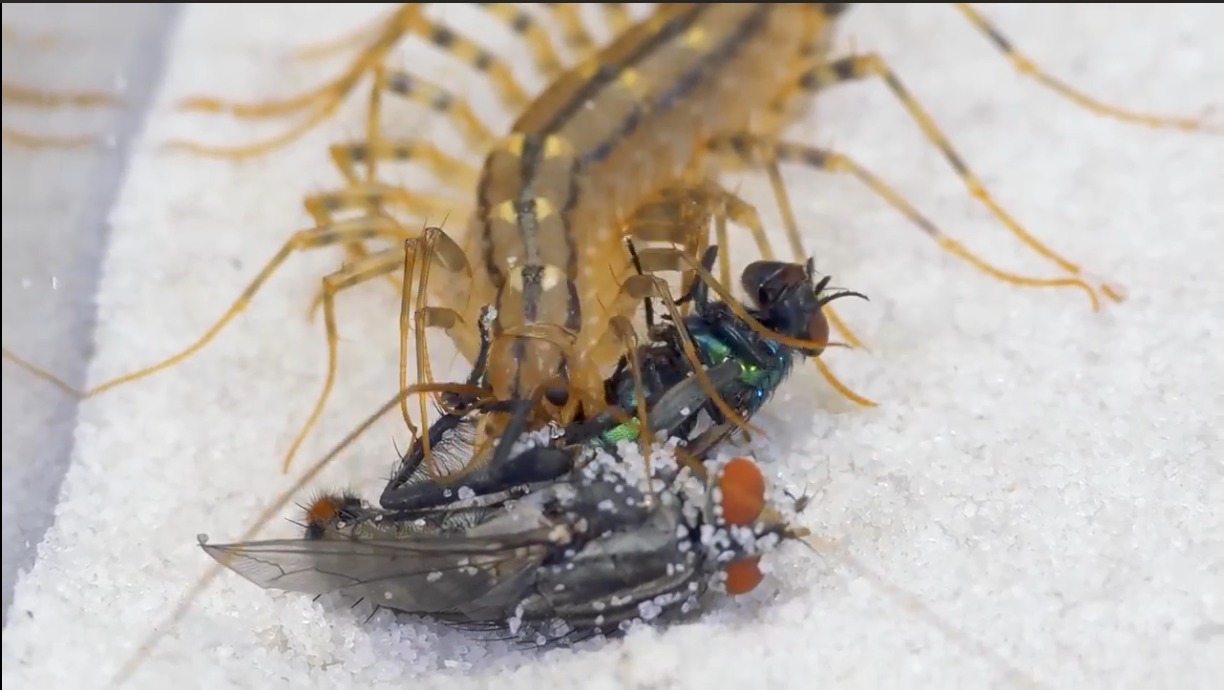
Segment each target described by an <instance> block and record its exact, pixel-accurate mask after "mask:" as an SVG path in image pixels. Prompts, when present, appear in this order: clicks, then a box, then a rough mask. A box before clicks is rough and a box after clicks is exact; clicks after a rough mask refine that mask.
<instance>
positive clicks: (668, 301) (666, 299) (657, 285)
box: [582, 247, 769, 430]
mask: <svg viewBox="0 0 1224 690" xmlns="http://www.w3.org/2000/svg"><path fill="white" fill-rule="evenodd" d="M638 255H639V257H640V258H641V263H642V266H643V270H645V271H647V273H646V274H636V275H631V276H628V277H627V278H625V280H624V281H623V282H622V283H621V288H620V291H619V292H618V294H617V299H616V305H615V307H614V309H612V313H614V314H618V315H619V314H630V313H632V312H633V309H632V307H633V306H634V305H636V304H637V303H639V302H641V301H643V300H645V299H649V298H656V299H658V300H660V301H661V302H662V303H663V306H664V307H665V308H666V310H667V311H668V315H669V317H670V318H671V320H672V324H673V326H675V329H676V336H677V340H678V345H679V346H680V349H681V351H682V352H683V353H684V356H685V357H686V358H687V359H688V361H689V363H690V364H691V365H692V368H693V374H694V376H695V377H696V378H697V380H698V382H699V383H700V385H701V387H702V389H703V390H705V392H706V394H707V395H708V396H709V399H710V401H711V402H712V403H713V404H714V406H715V407H716V408H717V409H718V411H719V412H721V413H722V414H723V416H724V417H725V418H726V419H727V420H728V421H729V422H731V423H734V424H735V425H737V426H739V427H740V428H743V429H754V428H753V427H752V425H751V424H749V423H748V421H747V420H745V419H744V418H743V417H742V416H741V415H740V414H739V413H738V412H736V411H735V410H734V409H733V408H731V406H730V405H728V404H727V402H726V400H724V399H723V397H722V395H720V394H719V392H718V388H717V386H715V385H714V383H713V382H712V381H711V380H710V377H709V374H707V373H706V370H705V367H704V365H703V363H702V361H701V358H700V357H699V356H698V354H697V349H696V347H695V346H694V345H693V339H692V336H691V335H690V334H689V333H688V329H686V328H685V327H684V318H683V315H682V314H681V313H680V309H679V307H677V306H676V300H675V299H674V298H673V297H672V294H671V288H670V287H668V285H667V281H665V280H663V279H662V278H660V277H659V276H657V275H653V273H655V272H657V271H658V270H682V269H680V268H677V267H678V266H681V265H682V262H684V261H685V260H688V264H689V265H688V266H687V268H689V269H691V270H695V271H697V272H698V273H699V274H700V277H701V279H702V280H706V281H708V282H713V281H714V277H713V276H711V275H710V274H709V272H708V271H706V270H705V269H704V268H702V267H700V266H699V265H698V264H697V263H696V262H694V261H692V260H691V257H689V256H688V255H687V254H685V253H684V252H683V251H682V250H678V249H674V248H669V247H650V248H645V249H642V250H640V251H639V252H638ZM663 256H666V257H670V258H671V259H672V260H671V261H670V262H668V261H660V260H658V258H657V257H663ZM680 257H683V258H680ZM716 289H720V290H722V288H721V287H718V288H716ZM723 293H725V290H723ZM739 313H742V314H743V315H744V317H746V318H748V319H751V320H752V321H753V322H754V323H757V325H758V326H760V328H761V329H763V330H764V331H765V332H766V333H769V330H768V329H766V328H765V327H764V326H761V325H760V324H759V322H757V321H756V320H755V319H752V317H751V316H748V314H747V313H746V312H744V311H743V309H742V308H741V309H740V310H739ZM737 315H738V314H737ZM621 318H622V317H614V319H613V321H612V322H610V323H609V325H608V328H607V330H606V331H605V332H604V334H603V335H602V336H601V337H600V338H599V339H597V340H596V341H595V343H594V344H593V345H592V346H591V348H590V349H591V350H594V349H596V348H601V347H604V346H606V343H607V341H608V340H609V339H616V340H621V339H622V336H623V327H622V326H621V325H620V322H619V319H621ZM582 358H583V359H586V355H585V353H584V354H583V357H582ZM635 384H637V381H635ZM639 396H640V394H639ZM754 430H755V429H754Z"/></svg>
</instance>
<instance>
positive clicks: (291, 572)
mask: <svg viewBox="0 0 1224 690" xmlns="http://www.w3.org/2000/svg"><path fill="white" fill-rule="evenodd" d="M201 547H202V548H203V549H204V551H205V552H206V553H208V555H210V556H212V557H213V558H214V559H216V560H217V562H219V563H221V564H222V565H224V566H226V567H227V568H229V569H231V570H233V571H234V572H236V573H238V574H239V575H241V576H243V577H245V578H246V579H248V580H250V581H251V582H253V583H255V584H257V585H259V586H260V587H264V588H266V589H268V588H270V589H280V590H286V591H290V592H300V593H303V594H311V595H320V594H331V593H338V594H341V595H343V596H346V597H353V598H360V599H367V600H369V601H371V602H372V603H374V604H378V605H380V606H386V607H388V608H393V609H396V610H399V611H406V612H410V613H460V614H463V615H465V616H468V617H469V618H470V617H471V616H470V615H469V612H470V613H472V614H477V616H478V618H480V619H484V620H487V619H490V618H497V617H501V616H503V615H505V614H506V613H507V612H509V611H510V610H511V609H513V607H514V605H515V604H516V603H517V602H518V601H519V600H520V599H521V598H522V597H523V596H525V588H526V587H528V586H529V585H530V582H531V580H532V574H533V573H534V571H535V570H536V569H537V568H538V567H539V566H540V564H541V563H542V562H543V561H544V559H545V558H546V557H547V556H548V553H549V550H550V547H549V545H548V542H547V540H546V539H545V538H544V535H542V534H537V532H536V531H535V530H532V531H531V532H523V533H517V534H509V535H501V536H499V537H496V538H483V537H470V536H465V535H455V536H453V537H450V536H428V537H420V536H416V537H411V538H401V539H357V538H354V539H346V540H330V539H324V540H312V539H280V540H271V541H256V542H246V543H241V544H217V545H213V544H201Z"/></svg>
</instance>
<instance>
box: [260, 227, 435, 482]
mask: <svg viewBox="0 0 1224 690" xmlns="http://www.w3.org/2000/svg"><path fill="white" fill-rule="evenodd" d="M402 264H403V261H402V257H401V256H400V252H399V251H396V250H387V251H383V252H379V253H377V254H371V255H370V256H368V257H366V258H365V259H363V260H362V261H359V262H357V263H353V264H349V265H347V266H345V267H344V268H342V269H340V270H339V271H337V272H335V273H332V274H330V275H327V276H324V278H323V288H322V291H321V295H322V297H321V302H322V304H323V323H324V328H325V330H326V334H327V376H326V378H325V379H324V381H323V391H322V392H321V393H320V394H319V397H318V399H317V400H316V401H315V405H314V407H313V408H312V409H311V411H310V416H309V417H307V418H306V423H305V424H303V425H302V428H301V429H300V430H299V431H298V433H297V436H295V437H294V439H293V443H292V444H291V445H290V446H289V450H288V451H287V452H286V453H285V458H284V461H283V462H282V464H281V470H282V471H284V472H286V473H288V471H289V465H290V464H291V463H292V462H293V458H294V456H295V455H297V451H298V448H300V447H301V445H302V443H303V442H304V441H305V440H306V436H307V434H309V433H310V430H311V429H312V428H313V427H314V425H315V423H316V422H317V421H318V419H319V416H320V415H322V414H323V408H324V407H326V406H327V399H328V398H329V397H330V396H331V391H332V387H333V386H334V385H335V383H336V362H337V355H338V352H337V349H338V348H337V344H338V343H339V340H340V336H339V333H338V331H337V329H336V295H337V294H339V293H340V292H341V291H343V290H347V289H348V288H351V287H355V286H357V285H361V284H362V283H367V282H370V281H371V280H374V279H375V278H377V277H379V276H383V275H387V274H389V273H391V272H393V271H395V270H397V269H399V268H400V266H401V265H402ZM413 433H414V434H415V430H413Z"/></svg>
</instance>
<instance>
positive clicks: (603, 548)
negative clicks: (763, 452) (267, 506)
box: [201, 458, 805, 644]
mask: <svg viewBox="0 0 1224 690" xmlns="http://www.w3.org/2000/svg"><path fill="white" fill-rule="evenodd" d="M624 468H625V464H624V463H621V462H618V461H612V460H607V459H603V460H596V461H593V462H591V463H589V464H587V465H586V466H585V467H584V468H583V469H582V470H579V471H576V472H575V473H574V474H573V475H571V476H570V477H569V478H567V479H564V480H560V481H556V482H552V483H549V484H547V485H546V486H544V487H543V488H540V489H537V490H534V491H532V492H531V493H528V494H527V495H525V496H523V497H522V498H519V499H517V500H512V501H509V502H507V503H505V504H502V505H500V506H495V507H488V506H484V507H481V506H477V507H470V508H465V507H460V506H455V505H452V506H446V507H442V508H437V509H431V510H426V511H405V512H396V511H387V510H380V509H375V508H370V507H367V506H364V505H361V504H360V502H359V501H356V500H355V499H352V498H351V497H349V498H337V497H328V498H325V499H323V500H324V501H325V502H326V505H327V506H331V507H332V508H334V509H331V510H319V509H316V510H314V511H313V512H314V513H315V514H316V517H322V518H325V519H322V520H317V521H312V522H311V523H310V524H309V525H308V527H307V530H306V534H305V535H304V537H303V538H301V539H282V540H273V541H257V542H246V543H239V544H226V545H212V544H208V543H206V537H201V545H202V547H203V549H204V550H205V551H206V552H207V553H208V554H209V555H210V556H212V557H213V558H215V559H217V561H218V562H220V563H222V564H224V565H225V566H227V567H229V568H230V569H232V570H234V571H235V572H237V573H238V574H240V575H242V576H243V577H245V578H247V579H248V580H250V581H251V582H254V583H255V584H257V585H259V586H261V587H265V588H270V589H280V590H286V591H291V592H301V593H304V594H311V595H325V594H335V595H339V596H340V597H341V598H343V599H358V600H361V599H364V600H366V601H369V602H371V603H373V604H374V605H376V606H380V607H385V608H389V609H393V610H396V611H401V612H405V613H413V614H428V615H431V616H434V617H436V618H438V619H440V620H443V621H446V622H448V623H452V624H457V625H460V626H463V627H471V628H477V629H489V630H500V629H504V630H506V631H508V632H509V633H510V634H511V635H513V636H516V637H519V638H522V639H525V640H526V641H528V642H531V643H534V644H551V643H556V642H565V641H573V640H578V639H584V638H587V637H590V636H592V635H597V634H601V633H613V632H616V631H618V630H622V629H625V628H627V627H629V626H631V625H633V624H634V623H635V622H638V621H654V620H659V621H666V620H671V619H674V618H676V617H678V616H682V615H683V614H687V613H690V612H693V611H696V610H697V609H698V607H699V606H700V601H701V597H702V595H703V594H705V593H706V592H707V590H710V589H714V590H717V591H723V592H726V593H729V594H741V593H745V592H748V591H751V590H752V589H753V588H755V587H756V585H757V584H758V583H760V581H761V580H762V578H763V574H762V572H761V570H760V568H759V566H758V561H759V559H760V556H761V554H762V552H764V551H765V550H767V549H769V548H771V547H773V546H775V545H776V544H778V543H779V542H780V541H782V540H785V539H790V538H797V537H801V536H804V534H805V533H802V532H798V531H794V530H792V529H791V528H789V527H788V526H787V525H786V523H785V522H784V521H783V520H782V519H781V516H780V515H779V514H778V513H777V512H775V511H774V510H772V509H770V508H767V507H766V503H765V481H764V478H763V477H762V475H761V473H760V470H759V469H758V468H757V467H756V465H755V463H753V462H752V461H751V460H748V459H746V458H734V459H732V460H731V461H730V462H728V463H727V464H726V465H725V466H724V467H722V468H720V469H719V470H718V471H717V472H713V473H711V474H710V476H711V477H712V478H713V479H711V481H710V482H709V483H704V482H701V481H698V480H696V479H695V478H694V477H692V476H689V475H688V470H682V471H681V472H679V473H676V472H674V471H672V472H671V473H670V476H668V475H667V473H661V474H662V476H663V477H664V479H663V483H664V487H663V488H662V490H660V491H658V492H657V493H656V494H655V495H654V497H653V500H648V494H647V493H646V492H645V491H643V489H642V488H641V487H639V486H638V485H636V483H635V482H633V481H631V480H629V479H627V478H626V476H625V475H623V474H622V473H621V470H623V469H624ZM316 505H317V504H316Z"/></svg>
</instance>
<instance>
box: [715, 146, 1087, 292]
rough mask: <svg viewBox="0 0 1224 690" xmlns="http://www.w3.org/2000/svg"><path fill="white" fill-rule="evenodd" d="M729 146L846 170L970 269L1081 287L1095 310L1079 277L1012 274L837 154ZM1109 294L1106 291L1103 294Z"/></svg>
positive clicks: (1029, 282)
mask: <svg viewBox="0 0 1224 690" xmlns="http://www.w3.org/2000/svg"><path fill="white" fill-rule="evenodd" d="M729 144H730V145H731V146H733V147H736V148H738V149H739V150H741V151H742V152H744V153H745V155H750V156H754V157H756V158H757V159H758V160H761V159H764V160H771V159H772V160H777V161H784V162H796V163H800V164H803V165H808V166H811V167H813V168H816V169H819V170H827V171H829V172H835V173H847V174H849V175H851V176H853V177H855V178H856V179H858V180H859V181H860V182H862V183H863V184H864V185H866V186H867V187H868V189H870V190H871V191H873V192H875V193H876V194H877V195H879V196H880V197H881V198H883V199H884V200H885V201H886V202H888V204H889V205H890V206H892V207H893V208H894V209H896V210H897V211H898V212H900V213H901V214H902V215H904V216H905V217H906V218H907V219H909V220H910V222H912V223H913V224H914V225H915V226H916V227H918V228H919V229H920V230H922V231H923V232H924V233H925V234H926V235H927V236H928V237H930V238H931V239H933V240H935V242H936V243H938V244H939V246H940V247H941V248H943V249H944V250H945V251H947V252H949V253H951V254H953V255H955V256H957V257H959V258H961V259H963V260H964V261H966V262H968V263H969V264H970V265H972V266H973V267H974V268H977V269H978V270H980V271H982V272H983V273H986V274H987V275H990V276H992V277H994V278H997V279H999V280H1002V281H1004V282H1008V283H1012V284H1014V285H1023V286H1027V287H1074V288H1078V289H1081V290H1083V291H1084V292H1086V293H1087V294H1088V296H1089V298H1090V299H1091V300H1092V308H1093V310H1096V309H1098V308H1099V306H1100V303H1099V300H1098V298H1097V293H1096V290H1095V289H1093V287H1092V286H1091V285H1089V284H1088V283H1087V282H1086V281H1084V279H1083V278H1080V277H1078V276H1077V277H1067V278H1036V277H1031V276H1026V275H1021V274H1019V273H1012V272H1010V271H1005V270H1003V269H1001V268H998V267H996V266H994V265H992V264H990V263H989V262H987V261H986V260H984V259H982V258H980V257H978V256H977V255H976V254H974V253H972V252H970V251H969V250H968V249H966V248H965V247H964V246H962V245H961V244H960V243H959V242H957V241H956V240H954V239H952V238H951V237H948V236H947V235H946V234H945V233H944V232H943V231H942V230H940V229H939V228H938V227H937V226H936V225H935V224H934V223H933V222H931V221H930V220H929V219H927V218H926V217H925V216H923V215H922V214H921V213H919V212H918V210H917V209H915V208H914V207H913V206H912V205H911V204H910V203H909V202H908V201H906V200H905V198H904V197H902V196H901V195H900V194H898V193H897V192H896V191H895V190H894V189H892V188H891V187H889V186H888V185H887V184H885V183H884V182H883V181H882V180H880V178H878V177H876V176H875V175H874V174H872V173H871V172H870V171H869V170H867V169H866V168H864V167H862V166H861V165H859V164H858V163H856V162H854V161H853V160H852V159H850V158H848V157H847V156H844V155H842V154H840V153H837V152H834V151H829V150H827V149H820V148H816V147H812V146H804V145H801V144H790V143H786V142H779V143H775V142H770V141H765V140H762V139H754V138H752V137H736V138H734V139H733V140H731V141H730V142H729ZM1106 294H1110V293H1108V292H1107V293H1106Z"/></svg>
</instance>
